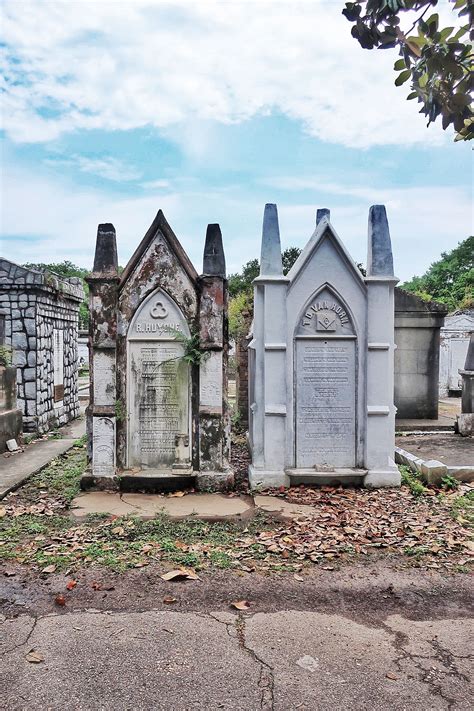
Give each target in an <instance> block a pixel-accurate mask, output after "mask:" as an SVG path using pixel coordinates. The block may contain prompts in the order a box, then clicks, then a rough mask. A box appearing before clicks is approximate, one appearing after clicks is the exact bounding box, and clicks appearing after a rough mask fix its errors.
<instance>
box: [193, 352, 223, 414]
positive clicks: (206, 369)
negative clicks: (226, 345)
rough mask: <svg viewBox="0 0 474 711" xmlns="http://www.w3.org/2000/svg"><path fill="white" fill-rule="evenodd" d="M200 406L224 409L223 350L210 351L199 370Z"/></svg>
mask: <svg viewBox="0 0 474 711" xmlns="http://www.w3.org/2000/svg"><path fill="white" fill-rule="evenodd" d="M199 391H200V406H201V407H203V408H206V409H210V410H215V411H218V412H220V411H222V351H209V355H208V357H207V358H206V359H205V360H204V362H203V363H201V368H200V372H199Z"/></svg>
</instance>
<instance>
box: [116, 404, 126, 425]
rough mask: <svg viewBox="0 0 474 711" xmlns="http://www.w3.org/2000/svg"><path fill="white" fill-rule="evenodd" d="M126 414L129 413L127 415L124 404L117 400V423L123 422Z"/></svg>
mask: <svg viewBox="0 0 474 711" xmlns="http://www.w3.org/2000/svg"><path fill="white" fill-rule="evenodd" d="M126 414H127V413H126V410H125V407H124V404H123V402H122V401H121V400H116V401H115V417H116V418H117V422H123V421H124V419H125V415H126Z"/></svg>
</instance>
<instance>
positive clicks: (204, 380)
mask: <svg viewBox="0 0 474 711" xmlns="http://www.w3.org/2000/svg"><path fill="white" fill-rule="evenodd" d="M199 285H200V308H199V336H200V345H201V350H202V351H204V357H203V359H202V361H201V364H200V367H199V472H198V485H199V487H200V488H206V489H207V488H218V489H227V488H230V487H231V486H232V484H233V473H232V472H231V470H230V466H229V458H230V417H229V404H228V400H227V390H228V387H227V360H228V323H227V302H228V287H227V279H226V271H225V256H224V249H223V244H222V234H221V230H220V227H219V225H217V224H213V225H208V227H207V232H206V242H205V247H204V260H203V274H202V275H201V276H200V277H199Z"/></svg>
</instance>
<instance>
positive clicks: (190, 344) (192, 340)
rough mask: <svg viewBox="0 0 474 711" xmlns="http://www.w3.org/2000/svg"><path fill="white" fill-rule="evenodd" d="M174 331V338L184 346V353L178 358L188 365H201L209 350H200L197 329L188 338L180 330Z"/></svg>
mask: <svg viewBox="0 0 474 711" xmlns="http://www.w3.org/2000/svg"><path fill="white" fill-rule="evenodd" d="M174 333H175V338H176V340H177V341H179V343H182V345H183V348H184V353H183V355H182V356H181V357H180V358H179V360H184V362H185V363H189V365H201V363H202V362H203V361H205V360H207V358H208V357H209V351H204V350H202V348H201V339H200V336H199V333H198V332H197V331H193V332H192V333H191V335H190V336H189V338H188V336H185V335H184V333H181V331H175V332H174ZM165 362H166V361H165Z"/></svg>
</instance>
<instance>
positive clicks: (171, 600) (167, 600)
mask: <svg viewBox="0 0 474 711" xmlns="http://www.w3.org/2000/svg"><path fill="white" fill-rule="evenodd" d="M163 602H164V603H165V605H172V604H173V603H174V602H178V599H177V598H176V597H173V596H172V595H167V596H166V597H164V598H163Z"/></svg>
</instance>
